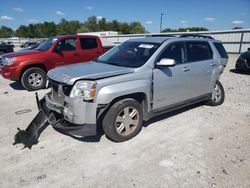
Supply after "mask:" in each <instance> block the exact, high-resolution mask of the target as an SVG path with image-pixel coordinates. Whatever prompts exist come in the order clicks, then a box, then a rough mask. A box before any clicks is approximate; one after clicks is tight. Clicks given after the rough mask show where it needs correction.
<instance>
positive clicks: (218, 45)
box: [214, 42, 228, 58]
mask: <svg viewBox="0 0 250 188" xmlns="http://www.w3.org/2000/svg"><path fill="white" fill-rule="evenodd" d="M214 46H215V48H216V49H217V50H218V52H219V54H220V56H221V57H222V58H228V55H227V52H226V50H225V48H224V47H223V45H222V44H221V43H218V42H215V43H214Z"/></svg>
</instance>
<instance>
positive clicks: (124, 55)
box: [97, 42, 161, 68]
mask: <svg viewBox="0 0 250 188" xmlns="http://www.w3.org/2000/svg"><path fill="white" fill-rule="evenodd" d="M160 45H161V44H159V43H147V42H143V43H142V42H124V43H122V44H121V45H119V46H116V47H114V48H113V49H111V50H110V51H109V52H107V53H106V54H104V55H103V56H101V57H100V58H99V59H97V62H101V63H106V64H111V65H116V66H122V67H132V68H138V67H140V66H142V65H144V64H145V63H146V62H147V60H148V59H149V58H150V57H151V56H152V55H153V54H154V52H155V51H156V50H157V49H158V48H159V46H160Z"/></svg>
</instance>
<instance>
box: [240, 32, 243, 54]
mask: <svg viewBox="0 0 250 188" xmlns="http://www.w3.org/2000/svg"><path fill="white" fill-rule="evenodd" d="M243 37H244V31H242V32H241V37H240V47H239V54H240V53H241V48H242V42H243Z"/></svg>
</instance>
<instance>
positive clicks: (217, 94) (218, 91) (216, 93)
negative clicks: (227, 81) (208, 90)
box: [208, 80, 225, 106]
mask: <svg viewBox="0 0 250 188" xmlns="http://www.w3.org/2000/svg"><path fill="white" fill-rule="evenodd" d="M224 99H225V91H224V88H223V86H222V84H221V83H220V82H219V81H218V80H217V81H216V83H215V85H214V89H213V93H212V95H211V98H210V100H209V101H208V105H210V106H218V105H221V104H222V103H223V102H224Z"/></svg>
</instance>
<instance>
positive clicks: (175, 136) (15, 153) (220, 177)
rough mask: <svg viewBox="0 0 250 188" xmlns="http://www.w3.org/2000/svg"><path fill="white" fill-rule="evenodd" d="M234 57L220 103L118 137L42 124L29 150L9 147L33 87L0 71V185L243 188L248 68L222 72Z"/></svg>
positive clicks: (248, 174) (249, 139)
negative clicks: (70, 132) (74, 133)
mask: <svg viewBox="0 0 250 188" xmlns="http://www.w3.org/2000/svg"><path fill="white" fill-rule="evenodd" d="M237 57H238V55H230V61H229V63H228V66H227V68H226V69H225V72H224V73H223V75H222V76H221V82H222V84H223V85H224V88H225V92H226V99H225V102H224V104H222V105H221V106H218V107H210V106H205V105H196V106H192V107H189V108H185V109H184V110H180V111H177V112H174V113H170V114H167V115H164V116H160V117H157V118H154V119H152V120H150V122H148V123H145V124H144V127H143V129H142V131H141V133H140V134H139V135H138V136H136V137H135V138H134V139H132V140H130V141H127V142H124V143H114V142H111V141H110V140H108V139H107V138H106V137H105V135H102V136H95V137H90V138H83V139H79V140H76V139H73V138H71V137H69V136H66V135H63V134H61V133H59V132H57V131H55V130H54V129H53V128H52V127H50V126H49V127H48V128H47V129H45V131H44V132H43V133H42V135H41V137H40V139H39V141H40V142H39V143H38V144H37V145H35V146H33V147H32V149H31V150H30V149H27V148H26V149H23V150H22V145H16V146H13V145H12V143H13V141H14V135H15V134H16V132H17V127H19V128H21V129H25V128H26V127H27V125H28V124H29V122H30V121H31V120H32V119H33V117H34V116H35V114H36V113H37V108H36V104H35V97H34V96H35V94H34V92H27V91H25V90H23V89H22V88H21V86H20V85H19V84H18V83H15V82H11V81H8V80H4V79H3V78H2V77H1V78H0V103H1V105H0V122H1V124H0V159H1V160H0V187H1V188H4V187H8V188H10V187H11V188H14V187H32V188H33V187H65V188H68V187H94V188H96V187H124V188H128V187H150V188H152V187H154V188H156V187H163V188H165V187H171V188H173V187H242V188H245V187H250V75H245V74H238V73H234V72H231V71H230V70H231V69H233V68H234V64H235V61H236V58H237ZM46 92H47V91H46V90H43V91H39V92H38V93H39V96H42V95H44V93H46ZM22 110H26V113H23V112H24V111H22ZM18 111H21V112H19V113H17V114H16V112H18Z"/></svg>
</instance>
